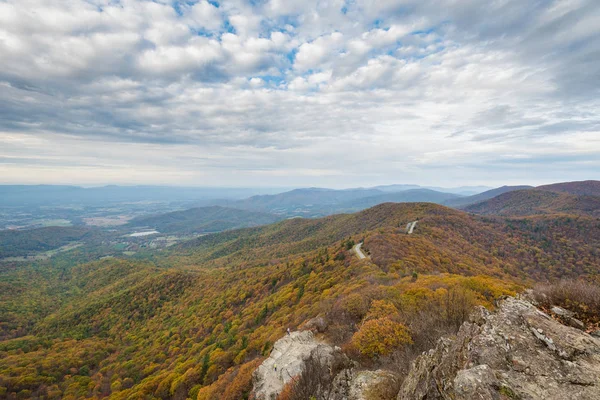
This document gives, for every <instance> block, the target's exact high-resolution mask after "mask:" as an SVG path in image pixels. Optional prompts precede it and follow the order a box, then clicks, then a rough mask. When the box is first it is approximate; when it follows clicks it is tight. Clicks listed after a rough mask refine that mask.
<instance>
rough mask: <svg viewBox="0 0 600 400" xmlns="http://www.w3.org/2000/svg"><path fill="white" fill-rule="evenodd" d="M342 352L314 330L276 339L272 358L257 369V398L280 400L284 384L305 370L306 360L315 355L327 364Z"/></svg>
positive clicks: (255, 395)
mask: <svg viewBox="0 0 600 400" xmlns="http://www.w3.org/2000/svg"><path fill="white" fill-rule="evenodd" d="M339 351H340V350H339V349H336V348H334V347H332V346H330V345H328V344H326V343H323V342H320V341H318V340H316V339H315V337H314V334H313V333H312V332H311V331H298V332H292V333H291V334H290V335H285V336H284V337H282V338H281V339H279V340H278V341H277V342H275V344H274V345H273V350H272V351H271V354H270V355H269V358H267V359H266V360H265V361H263V363H262V364H261V365H260V366H259V367H258V368H257V369H256V371H254V375H253V385H254V389H253V393H254V398H256V399H257V400H274V399H276V398H277V395H278V394H279V393H281V391H282V390H283V387H284V386H285V385H286V384H287V383H288V382H289V381H290V380H291V379H292V378H294V377H296V376H298V375H300V374H301V373H302V371H303V370H304V368H305V362H306V361H307V360H308V359H309V358H310V357H311V356H312V357H317V358H318V360H319V362H320V363H321V364H323V365H327V364H330V363H331V362H333V359H334V354H335V353H336V352H339Z"/></svg>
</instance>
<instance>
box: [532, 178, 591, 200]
mask: <svg viewBox="0 0 600 400" xmlns="http://www.w3.org/2000/svg"><path fill="white" fill-rule="evenodd" d="M536 189H539V190H547V191H551V192H561V193H569V194H573V195H585V196H600V181H595V180H588V181H575V182H561V183H553V184H551V185H542V186H538V187H537V188H536Z"/></svg>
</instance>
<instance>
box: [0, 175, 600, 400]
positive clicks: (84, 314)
mask: <svg viewBox="0 0 600 400" xmlns="http://www.w3.org/2000/svg"><path fill="white" fill-rule="evenodd" d="M582 185H584V186H585V187H588V186H589V184H588V183H585V184H582ZM573 187H576V188H577V187H578V186H577V185H574V184H573V185H571V186H570V189H569V190H571V191H574V190H575V189H573ZM525 190H526V191H527V190H531V189H525ZM537 190H539V189H536V193H537ZM586 190H587V189H586ZM539 191H540V192H544V191H542V190H539ZM519 192H520V191H519V190H515V191H512V192H509V194H510V193H519ZM506 193H507V192H504V193H501V194H499V195H498V196H497V197H495V198H492V200H484V201H483V203H478V204H485V202H487V201H492V203H493V204H500V202H504V204H506V206H501V207H499V206H496V207H495V208H491V207H489V206H487V205H486V206H485V210H490V211H486V212H482V210H483V208H481V209H473V210H470V212H465V211H463V210H459V209H453V208H450V207H447V206H444V205H439V204H434V203H425V202H416V203H412V202H405V203H390V202H386V203H383V204H379V205H376V206H374V207H371V208H368V209H365V210H362V211H359V212H356V213H347V214H335V215H330V216H325V217H321V218H287V219H286V218H283V219H282V218H281V217H280V216H279V217H278V216H276V215H274V214H271V213H265V212H264V211H251V210H241V209H229V208H227V207H221V206H210V207H204V208H192V209H189V210H188V211H185V210H182V211H175V212H168V213H164V214H158V215H153V216H148V217H145V216H141V217H138V218H134V219H131V220H129V221H128V222H127V223H126V224H123V225H120V226H118V227H110V228H99V227H49V228H41V229H45V230H49V231H48V232H45V231H43V230H42V231H40V230H39V229H33V230H19V231H4V234H5V235H9V236H6V239H3V242H2V243H9V241H8V240H14V241H15V242H14V243H16V244H17V245H18V246H17V248H23V246H24V245H25V243H28V242H30V243H31V244H30V245H28V246H29V247H28V248H31V249H35V248H38V247H39V246H46V247H48V248H50V250H45V251H53V250H52V248H55V247H54V246H58V247H56V248H60V249H63V250H65V251H61V252H57V253H56V254H53V255H52V257H50V258H47V257H44V258H26V259H25V260H23V259H8V260H6V259H5V260H4V261H3V262H1V263H0V315H2V321H1V323H0V355H1V357H0V390H2V393H4V394H6V395H8V394H10V396H9V397H26V398H28V397H39V398H67V397H70V398H110V399H129V398H162V399H186V398H191V399H231V400H234V399H240V398H248V396H250V394H251V393H252V390H253V378H252V376H253V373H254V371H255V370H256V369H257V367H258V366H259V365H260V364H261V363H262V362H263V360H265V359H266V358H267V357H269V355H270V354H271V351H272V349H273V345H274V344H275V343H276V342H277V341H278V340H279V339H280V338H282V337H285V335H286V331H287V330H288V329H290V330H291V331H303V330H307V329H308V330H311V329H312V330H313V331H314V332H315V335H317V338H318V340H320V341H323V342H325V343H328V344H330V345H332V346H338V347H339V348H340V349H341V351H342V352H343V357H346V358H347V359H348V360H352V362H354V363H356V365H358V366H360V368H359V370H360V371H365V372H364V374H366V375H364V374H363V375H360V376H371V375H369V374H370V373H371V372H369V371H374V370H379V369H382V370H385V371H387V372H386V373H387V374H391V375H389V376H392V377H393V380H394V382H396V383H395V384H394V385H392V386H390V387H392V388H394V389H393V390H395V391H396V393H397V391H399V390H400V387H399V386H397V384H399V382H401V377H404V376H406V375H407V374H408V373H409V370H410V365H411V362H412V361H413V360H414V359H415V357H416V356H417V355H418V354H420V353H421V352H423V351H427V350H429V349H432V348H434V347H435V345H436V342H437V340H438V339H439V338H440V337H442V336H445V335H452V334H454V333H456V332H457V331H458V329H459V328H460V327H461V325H462V324H463V322H464V321H466V320H467V319H468V316H469V314H470V312H471V311H472V310H473V308H474V307H476V306H478V305H481V306H484V307H486V308H487V309H489V310H493V309H494V308H495V304H496V299H498V298H501V297H503V296H516V295H518V294H519V293H523V292H524V291H525V290H526V289H527V288H530V287H532V286H534V285H536V284H537V282H556V281H558V280H560V279H585V280H586V281H588V282H598V277H599V272H600V253H599V252H598V249H599V248H600V220H599V219H598V217H597V216H596V214H595V211H594V210H591V211H589V210H588V209H587V208H585V207H583V208H582V207H578V208H577V211H576V212H575V211H573V213H571V214H570V213H569V212H571V210H574V209H573V208H569V209H564V208H556V211H553V209H552V208H549V207H548V206H546V205H545V204H546V203H543V202H541V201H540V202H539V203H538V204H539V205H536V206H535V207H530V206H527V205H525V204H524V203H519V204H521V205H522V206H523V207H521V208H519V209H518V210H514V209H513V208H512V207H513V206H512V204H513V203H512V201H511V200H504V199H505V196H506V195H507V194H506ZM544 193H545V192H544ZM551 193H554V192H551ZM561 193H562V192H561ZM528 196H529V195H528ZM551 196H556V195H555V194H551ZM558 196H562V195H560V194H559V195H558ZM569 196H591V197H594V195H590V194H580V195H575V194H573V195H571V194H569ZM533 198H535V199H540V197H533ZM542 198H545V197H542ZM586 204H587V203H586ZM477 207H483V206H477ZM539 207H544V209H545V210H546V212H544V213H539V212H538V211H537V210H539V209H540V208H539ZM496 210H502V211H496ZM512 210H514V215H513V214H510V212H513V211H512ZM476 212H477V213H476ZM479 213H481V214H482V215H479ZM215 227H217V228H215ZM213 229H214V230H220V231H218V232H214V231H213V232H211V230H213ZM6 232H8V233H6ZM14 235H21V236H19V238H18V239H16V238H15V237H14ZM10 238H13V239H10ZM49 239H52V241H50V240H49ZM63 240H64V241H66V243H63V242H62V241H63ZM75 243H77V244H78V246H77V247H76V248H65V247H62V246H73V245H74V244H75ZM116 246H118V249H115V247H116ZM4 251H6V250H4ZM15 251H16V250H15ZM54 251H55V250H54ZM31 282H35V283H36V284H35V285H31ZM593 315H594V314H592V315H591V316H587V317H586V318H584V321H585V323H586V324H589V325H586V329H589V330H590V331H591V330H593V329H594V328H593V327H594V326H597V325H594V324H596V323H597V322H594V321H596V320H595V319H594V318H596V317H594V316H593ZM394 338H403V339H402V340H400V339H398V340H396V339H394ZM382 343H385V345H382ZM349 379H350V378H349ZM361 379H362V378H361ZM373 379H375V378H373ZM398 379H400V380H398ZM324 384H325V383H324ZM327 384H328V385H329V384H330V383H327ZM395 385H396V386H395ZM285 390H288V391H291V390H300V389H293V385H292V386H289V388H288V387H287V386H286V389H285ZM290 393H292V392H290ZM298 393H300V392H298ZM290 395H291V394H290Z"/></svg>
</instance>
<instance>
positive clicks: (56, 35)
mask: <svg viewBox="0 0 600 400" xmlns="http://www.w3.org/2000/svg"><path fill="white" fill-rule="evenodd" d="M599 178H600V2H599V1H597V0H556V1H553V0H528V1H523V0H446V1H444V0H435V1H434V0H328V1H319V0H250V1H241V0H231V1H213V0H211V1H206V0H200V1H166V0H155V1H145V0H61V1H57V0H0V183H5V184H17V183H18V184H22V183H24V184H37V183H46V184H65V183H66V184H81V185H97V184H169V185H185V186H190V185H192V186H243V187H250V186H273V187H276V186H286V187H291V186H327V187H356V186H374V185H378V184H391V183H418V184H426V185H438V186H457V185H476V184H484V185H488V186H496V185H502V184H543V183H550V182H558V181H569V180H584V179H599Z"/></svg>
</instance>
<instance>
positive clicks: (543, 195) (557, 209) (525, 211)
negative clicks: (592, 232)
mask: <svg viewBox="0 0 600 400" xmlns="http://www.w3.org/2000/svg"><path fill="white" fill-rule="evenodd" d="M464 210H465V211H467V212H472V213H476V214H484V215H502V216H525V215H539V214H573V215H588V216H592V217H598V216H600V196H590V195H573V194H568V193H565V192H555V191H548V190H541V189H538V188H536V189H529V190H518V191H514V192H509V193H504V194H501V195H499V196H496V197H494V198H492V199H489V200H486V201H483V202H480V203H476V204H472V205H469V206H467V207H465V208H464Z"/></svg>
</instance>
